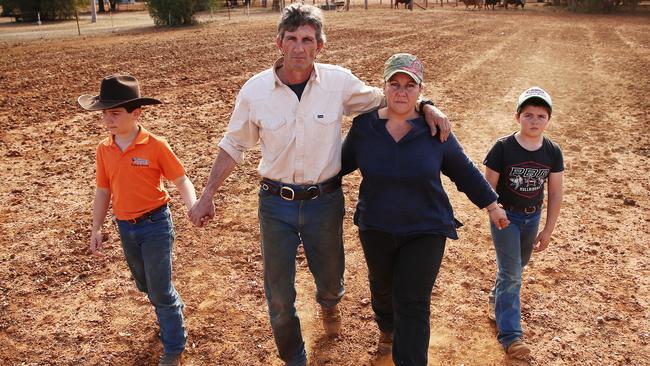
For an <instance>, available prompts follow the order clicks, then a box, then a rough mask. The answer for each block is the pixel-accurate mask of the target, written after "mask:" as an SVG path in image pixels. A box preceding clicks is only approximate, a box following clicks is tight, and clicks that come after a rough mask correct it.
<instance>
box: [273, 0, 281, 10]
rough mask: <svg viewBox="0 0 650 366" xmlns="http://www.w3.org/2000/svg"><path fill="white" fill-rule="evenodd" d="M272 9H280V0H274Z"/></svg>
mask: <svg viewBox="0 0 650 366" xmlns="http://www.w3.org/2000/svg"><path fill="white" fill-rule="evenodd" d="M271 10H273V11H280V0H273V5H272V6H271Z"/></svg>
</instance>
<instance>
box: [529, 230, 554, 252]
mask: <svg viewBox="0 0 650 366" xmlns="http://www.w3.org/2000/svg"><path fill="white" fill-rule="evenodd" d="M550 242H551V232H550V231H546V230H542V231H540V232H539V234H537V238H535V241H534V242H533V249H534V250H535V251H536V252H541V251H542V250H544V249H546V248H547V247H548V244H549V243H550Z"/></svg>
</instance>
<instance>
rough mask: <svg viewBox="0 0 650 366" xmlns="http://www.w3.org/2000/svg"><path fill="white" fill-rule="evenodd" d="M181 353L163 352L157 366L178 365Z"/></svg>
mask: <svg viewBox="0 0 650 366" xmlns="http://www.w3.org/2000/svg"><path fill="white" fill-rule="evenodd" d="M181 356H182V353H163V355H162V356H160V360H159V361H158V366H178V365H180V364H181Z"/></svg>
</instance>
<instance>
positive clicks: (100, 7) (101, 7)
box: [90, 0, 106, 13]
mask: <svg viewBox="0 0 650 366" xmlns="http://www.w3.org/2000/svg"><path fill="white" fill-rule="evenodd" d="M90 1H93V0H90ZM97 2H98V5H99V7H98V8H97V11H98V12H100V13H103V12H105V11H106V10H104V0H98V1H97Z"/></svg>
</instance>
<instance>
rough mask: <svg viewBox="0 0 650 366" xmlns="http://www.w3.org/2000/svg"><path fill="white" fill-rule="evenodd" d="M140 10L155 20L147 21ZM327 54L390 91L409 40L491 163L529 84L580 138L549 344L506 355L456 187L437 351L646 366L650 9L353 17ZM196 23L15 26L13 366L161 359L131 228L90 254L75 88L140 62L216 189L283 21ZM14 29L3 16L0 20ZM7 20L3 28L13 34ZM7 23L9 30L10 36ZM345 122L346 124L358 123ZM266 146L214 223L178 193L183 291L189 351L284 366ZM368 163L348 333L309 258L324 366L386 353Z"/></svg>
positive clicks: (446, 358) (0, 304)
mask: <svg viewBox="0 0 650 366" xmlns="http://www.w3.org/2000/svg"><path fill="white" fill-rule="evenodd" d="M143 14H145V15H146V13H143ZM326 17H327V20H326V21H327V27H326V30H327V35H328V40H329V43H328V45H327V47H326V50H325V51H324V53H323V54H322V55H321V57H320V61H321V62H328V63H335V64H340V65H343V66H345V67H348V68H350V69H352V71H353V72H354V73H355V74H356V75H358V76H359V77H360V78H361V79H363V80H365V81H367V82H368V83H371V84H373V85H379V80H380V75H381V70H382V65H383V62H384V60H385V59H386V58H387V57H388V56H389V55H391V54H392V53H395V52H399V51H404V52H411V53H414V54H417V55H419V56H420V57H421V58H422V60H423V61H424V64H425V67H426V74H425V78H426V80H427V81H428V83H427V91H426V94H427V95H429V96H431V97H432V98H433V99H434V100H435V101H436V103H437V105H438V106H439V107H440V108H441V109H442V110H444V111H445V112H446V113H447V114H448V115H449V116H450V118H451V120H452V121H453V128H454V132H455V133H456V135H457V136H458V138H459V140H460V141H461V142H462V143H463V145H464V147H465V149H466V152H467V153H468V155H469V156H470V157H471V158H472V159H473V160H474V161H475V162H476V163H477V164H480V163H481V161H482V159H483V157H484V155H485V153H486V152H487V150H488V149H489V147H490V146H491V145H492V143H493V142H494V140H495V139H496V138H498V137H500V136H503V135H506V134H509V133H511V132H512V131H514V130H515V129H516V128H517V126H516V124H515V122H514V120H513V113H514V107H515V100H516V97H517V96H518V94H519V93H520V92H521V91H522V90H524V89H525V88H527V87H529V86H531V85H540V86H542V87H543V88H545V89H546V90H548V91H549V92H550V93H551V95H552V96H553V98H554V101H555V106H554V113H553V118H552V120H551V124H550V127H549V129H548V135H549V136H550V137H551V138H552V139H554V140H555V141H557V142H558V143H559V144H560V145H561V147H562V148H563V150H564V154H565V164H566V172H565V177H566V183H565V205H564V207H563V209H562V214H561V219H560V222H559V224H558V227H557V229H556V231H555V233H554V238H553V241H552V243H551V245H550V247H549V249H547V250H546V251H544V252H542V253H536V254H535V255H534V257H533V261H532V263H531V264H530V266H529V267H528V268H527V270H526V272H525V275H524V286H523V293H522V302H523V326H524V329H525V331H526V337H527V339H528V341H529V343H530V344H531V345H532V347H533V353H532V355H531V357H530V358H529V359H528V360H525V361H521V362H519V361H510V360H507V359H506V357H505V356H504V354H503V352H502V350H501V349H500V347H499V345H498V342H497V341H496V338H495V332H496V330H495V327H494V325H493V324H491V323H490V321H489V320H488V319H487V318H486V313H485V308H486V302H487V292H488V291H489V289H490V288H491V286H492V283H493V279H494V275H495V254H494V250H493V248H492V244H491V241H490V234H489V230H488V226H487V216H486V215H485V213H484V212H481V211H479V210H478V209H477V208H476V207H473V206H472V204H471V203H470V202H469V201H468V200H467V199H466V198H465V197H464V196H463V195H462V194H460V193H458V192H457V191H456V190H455V187H454V186H453V184H451V183H450V182H448V181H446V186H447V191H448V193H449V195H450V197H451V200H452V202H453V205H454V208H455V212H456V216H457V217H458V218H459V219H460V220H461V221H463V222H464V223H465V226H464V227H463V228H462V229H461V230H460V239H459V240H457V241H450V242H448V246H447V252H446V255H445V259H444V261H443V265H442V269H441V271H440V275H439V277H438V280H437V283H436V287H435V288H434V291H433V295H432V305H431V343H430V349H429V359H430V364H431V365H459V364H463V365H506V364H530V365H648V364H650V363H649V361H648V360H650V346H649V345H648V344H649V342H650V320H649V316H650V303H649V301H650V298H649V295H648V294H649V290H650V258H649V257H648V255H647V247H648V235H649V234H650V215H648V211H649V210H650V198H649V193H650V178H649V175H648V171H650V130H649V129H650V127H649V126H650V119H649V117H648V115H649V112H650V99H649V98H648V95H650V76H649V75H650V74H649V72H648V71H649V70H650V68H649V65H650V37H649V36H648V35H649V34H650V22H648V19H649V18H648V16H647V13H646V15H629V14H623V15H620V14H619V15H611V16H600V15H581V14H571V13H565V12H563V11H554V10H552V9H551V10H548V9H545V8H542V7H537V8H535V9H534V10H528V9H527V10H525V11H514V10H508V11H504V10H503V9H501V10H497V11H495V12H492V11H490V12H485V11H465V10H461V8H458V9H454V8H451V9H450V8H448V7H445V8H444V9H443V10H441V9H440V8H436V9H435V10H431V9H429V10H427V11H421V10H420V11H417V10H416V11H414V12H412V13H409V12H405V11H403V10H400V11H392V10H390V9H388V10H387V9H385V8H384V9H371V10H369V11H362V10H360V9H356V10H355V11H351V12H348V13H345V12H327V14H326ZM221 19H222V20H221V21H219V22H212V23H207V24H203V25H201V26H198V27H194V28H185V29H171V30H168V29H156V28H151V27H149V26H147V27H146V28H143V29H136V30H131V31H129V32H120V33H118V34H112V33H108V34H104V35H93V36H92V37H91V36H82V37H76V36H75V37H59V38H57V39H45V40H21V41H20V42H17V41H14V40H13V39H11V38H0V39H2V40H3V41H4V43H3V44H2V46H1V47H2V51H1V52H2V55H1V56H0V85H1V90H2V91H1V93H0V171H1V172H2V180H3V181H4V182H5V183H4V184H2V185H0V228H1V233H2V235H0V238H1V239H0V309H1V310H0V344H2V347H0V364H2V365H145V364H154V363H155V361H156V359H157V357H158V355H159V354H160V352H161V346H160V343H159V341H158V338H157V326H156V323H155V316H154V312H153V310H152V308H151V306H150V305H149V303H148V301H147V299H146V297H145V296H144V295H143V294H141V293H139V292H138V291H137V290H136V288H135V286H134V284H133V282H132V280H131V279H130V275H129V272H128V269H127V267H126V265H125V262H124V259H123V255H122V252H121V248H120V245H119V238H118V235H117V232H116V230H115V227H114V226H113V225H112V224H111V223H110V222H108V220H107V223H106V225H105V232H106V236H107V243H106V246H107V248H106V250H105V256H104V257H101V258H97V257H94V256H91V255H90V254H89V252H88V250H87V247H88V242H89V228H90V221H91V218H90V213H91V207H92V198H93V190H94V152H95V147H96V145H97V143H98V142H99V141H100V139H102V138H103V137H104V136H105V135H106V131H105V130H104V128H103V127H102V124H101V118H100V115H99V113H94V114H89V113H84V112H82V111H81V110H80V109H79V108H78V106H77V104H76V98H77V96H79V95H80V94H84V93H93V92H96V91H97V90H98V86H99V80H100V79H101V78H102V77H103V76H105V75H107V74H111V73H114V72H129V73H132V74H133V75H135V76H137V77H138V78H139V79H140V80H141V83H142V89H143V91H144V94H146V95H151V96H156V97H158V98H161V99H162V100H164V101H165V104H164V105H162V106H158V107H151V108H147V109H146V110H145V113H144V117H143V121H142V122H143V124H144V125H145V126H146V127H147V128H148V129H150V130H151V131H153V132H154V133H157V134H159V135H162V136H165V137H166V138H167V139H168V140H169V142H170V144H171V145H172V147H173V148H174V150H175V151H176V153H177V154H178V156H179V157H180V158H181V160H182V161H183V162H184V163H185V165H186V168H187V169H188V173H189V176H190V177H191V178H192V179H193V181H194V182H195V184H196V186H197V189H198V190H199V191H200V190H201V189H202V187H203V184H204V183H205V180H206V177H207V174H208V173H209V169H210V165H211V163H212V161H213V159H214V157H215V154H216V151H217V147H216V145H217V143H218V141H219V140H220V138H221V136H222V134H223V132H224V130H225V128H226V125H227V122H228V118H229V115H230V112H231V110H232V106H233V101H234V98H235V96H236V94H237V92H238V90H239V88H240V87H241V86H242V84H243V83H244V82H245V81H246V80H247V79H248V78H249V77H251V76H252V75H254V74H255V73H257V72H259V71H261V70H263V69H265V68H267V67H269V66H270V65H271V64H272V62H273V61H274V60H275V58H276V57H277V56H278V52H277V50H276V49H275V46H274V36H275V26H276V21H277V14H272V13H268V14H258V15H256V16H254V17H251V18H244V17H239V18H234V19H233V20H232V21H226V20H224V19H223V18H221ZM0 28H1V27H0ZM6 34H7V33H6V29H5V28H3V29H2V31H1V32H0V37H3V36H4V35H6ZM7 37H8V36H7ZM349 123H350V120H349V119H346V120H345V121H344V125H345V126H346V127H347V126H349ZM258 162H259V149H254V150H253V151H251V152H250V153H249V154H248V156H247V158H246V160H245V162H244V163H243V164H241V165H240V166H239V167H238V168H237V169H236V170H235V172H234V173H233V175H232V176H231V177H230V178H229V179H228V180H227V182H226V183H225V185H224V186H223V187H222V189H221V190H220V193H219V194H218V196H217V197H216V202H217V205H218V217H217V219H216V220H215V221H214V222H213V223H211V224H210V226H209V227H208V228H207V229H196V228H193V227H192V226H191V224H190V223H189V221H188V220H187V219H186V218H185V209H184V207H182V206H183V205H182V204H181V202H180V198H179V196H178V193H177V192H176V191H174V190H173V189H172V188H171V187H170V190H171V191H172V195H173V207H172V211H173V214H174V217H175V222H176V230H177V240H176V245H175V257H174V260H175V262H174V269H175V275H174V276H175V283H176V287H177V288H178V290H179V292H180V294H181V295H182V297H183V299H184V301H185V303H186V309H185V315H186V319H187V327H188V331H189V343H188V349H187V352H186V355H185V359H184V363H185V365H227V366H229V365H280V364H281V362H280V361H279V359H278V358H277V356H276V350H275V345H274V343H273V337H272V335H271V329H270V325H269V321H268V316H267V307H266V302H265V298H264V292H263V288H262V272H261V270H262V264H261V256H260V250H259V244H258V239H259V229H258V220H257V195H256V192H257V189H258V180H259V176H258V174H257V172H256V166H257V164H258ZM358 183H359V176H358V175H353V176H352V177H348V178H347V179H346V180H345V192H346V198H347V201H346V207H347V215H346V220H345V239H346V255H347V257H346V258H347V259H346V260H347V268H346V275H345V278H346V284H347V292H346V295H345V297H344V298H343V300H342V309H343V313H344V328H343V334H342V335H341V336H340V337H339V338H337V339H327V338H325V337H324V334H323V330H322V329H321V326H320V322H319V319H318V316H317V305H316V302H315V300H314V284H313V280H312V277H311V275H310V273H309V271H308V269H307V267H306V262H305V258H304V256H303V255H300V256H299V257H298V259H297V263H298V269H299V270H298V274H297V280H296V287H297V290H298V304H297V306H298V309H299V313H300V316H301V321H302V327H303V334H304V337H305V341H306V344H307V348H308V353H309V358H310V364H311V365H370V364H373V363H374V364H382V365H390V364H391V362H390V361H388V360H385V359H383V360H382V359H377V358H376V357H375V355H374V353H373V350H374V348H375V347H376V339H377V336H378V331H377V328H376V325H375V323H374V321H373V318H372V309H371V308H370V306H369V305H368V298H369V296H370V294H369V289H368V283H367V278H366V276H367V271H366V266H365V263H364V260H363V254H362V251H361V247H360V245H359V242H358V239H357V236H356V228H355V227H354V226H353V224H352V222H351V216H352V212H353V211H354V206H355V203H356V194H357V189H358Z"/></svg>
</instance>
